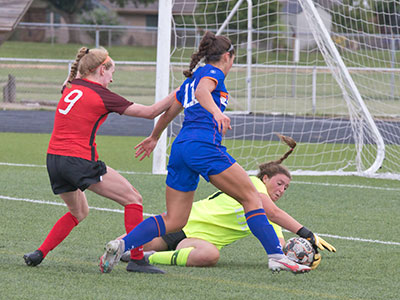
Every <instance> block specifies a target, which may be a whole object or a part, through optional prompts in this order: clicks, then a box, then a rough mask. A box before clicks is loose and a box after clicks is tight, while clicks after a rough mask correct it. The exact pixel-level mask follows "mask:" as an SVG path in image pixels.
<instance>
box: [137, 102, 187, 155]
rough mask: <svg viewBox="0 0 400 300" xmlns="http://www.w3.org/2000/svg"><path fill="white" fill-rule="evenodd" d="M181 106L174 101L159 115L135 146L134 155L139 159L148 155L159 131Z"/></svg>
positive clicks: (160, 131)
mask: <svg viewBox="0 0 400 300" xmlns="http://www.w3.org/2000/svg"><path fill="white" fill-rule="evenodd" d="M182 109H183V107H182V105H181V104H180V103H179V102H178V101H174V102H173V103H172V105H171V106H170V107H169V108H168V110H167V111H166V112H165V113H164V114H162V115H161V117H160V118H159V119H158V121H157V123H156V125H155V126H154V129H153V131H152V132H151V134H150V136H149V137H147V138H146V139H144V140H143V141H142V142H141V143H139V144H137V145H136V146H135V149H136V153H135V157H136V158H137V157H139V156H141V155H142V157H140V160H142V159H144V158H145V157H146V156H150V154H151V152H152V151H153V150H154V148H155V146H156V145H157V142H158V139H159V138H160V136H161V133H162V132H163V131H164V130H165V128H167V126H168V124H169V123H170V122H171V121H172V120H173V119H174V118H175V117H176V116H177V115H178V114H179V113H180V112H181V111H182Z"/></svg>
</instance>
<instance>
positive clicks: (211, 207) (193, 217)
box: [121, 136, 336, 269]
mask: <svg viewBox="0 0 400 300" xmlns="http://www.w3.org/2000/svg"><path fill="white" fill-rule="evenodd" d="M280 137H281V139H282V140H283V141H284V142H285V143H286V144H288V146H290V147H291V149H290V150H289V151H288V152H286V153H285V154H284V155H283V156H282V157H281V158H280V159H279V160H277V161H272V162H268V163H264V164H262V165H260V166H259V169H260V170H259V173H258V175H257V176H251V177H250V178H251V181H252V182H253V184H254V186H255V187H256V189H257V191H258V192H260V193H261V194H264V195H267V196H269V197H270V198H271V200H272V201H274V202H276V201H277V200H279V199H280V198H281V197H282V196H283V194H284V193H285V191H286V189H287V188H288V187H289V184H290V181H291V175H290V172H289V170H288V169H287V168H286V167H285V166H283V165H282V164H281V163H282V162H283V161H284V160H285V159H286V158H287V157H288V156H289V155H290V154H291V153H292V151H293V149H294V147H295V146H296V142H295V141H294V140H293V139H292V138H290V137H285V136H280ZM266 212H267V215H268V210H267V209H266ZM271 224H272V225H273V227H274V229H275V231H276V234H277V236H278V238H279V240H280V242H281V244H282V247H283V246H284V243H285V240H284V237H283V234H282V229H281V227H280V226H279V225H276V224H274V223H272V222H271ZM298 227H299V230H298V231H297V232H296V233H297V234H299V235H300V236H302V237H305V238H308V239H310V240H311V242H312V243H313V245H314V248H315V250H316V252H317V254H316V256H315V259H314V261H313V264H312V268H313V269H315V268H316V267H317V266H318V265H319V263H320V262H321V255H320V254H319V253H318V248H319V247H320V246H321V247H324V248H326V249H328V250H329V251H333V252H334V251H336V250H335V248H334V247H333V246H331V245H330V244H328V243H327V242H325V241H323V240H322V239H321V238H318V237H317V236H316V235H314V234H312V233H311V232H310V231H309V230H308V229H306V228H305V227H302V226H301V225H300V224H298ZM248 235H251V231H250V229H249V227H248V226H247V224H246V219H245V214H244V210H243V207H242V206H241V205H240V203H239V202H237V201H236V200H235V199H233V198H232V197H230V196H228V195H227V194H225V193H223V192H221V191H218V192H216V193H214V194H212V195H210V196H209V197H208V198H206V199H204V200H200V201H197V202H195V203H193V207H192V210H191V213H190V217H189V220H188V223H187V224H186V226H185V227H184V228H183V229H182V230H181V231H179V232H176V233H170V234H166V235H164V236H162V237H157V238H155V239H153V240H152V241H151V242H149V243H147V244H145V245H144V251H152V252H154V251H156V252H154V253H153V254H151V255H149V256H147V259H148V260H149V262H150V263H152V264H164V265H180V266H192V267H210V266H214V265H215V264H216V263H217V262H218V260H219V257H220V250H221V249H222V248H223V247H224V246H226V245H229V244H231V243H233V242H235V241H237V240H239V239H241V238H244V237H246V236H248ZM317 243H318V244H319V245H318V244H317ZM148 253H149V252H148ZM150 253H151V252H150ZM129 256H130V253H129V251H127V252H126V253H125V254H124V255H123V256H122V258H121V260H123V261H129Z"/></svg>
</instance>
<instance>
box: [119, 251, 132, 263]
mask: <svg viewBox="0 0 400 300" xmlns="http://www.w3.org/2000/svg"><path fill="white" fill-rule="evenodd" d="M130 260H131V251H129V250H128V251H125V252H124V254H122V256H121V261H123V262H129V261H130Z"/></svg>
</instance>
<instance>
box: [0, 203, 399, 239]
mask: <svg viewBox="0 0 400 300" xmlns="http://www.w3.org/2000/svg"><path fill="white" fill-rule="evenodd" d="M0 199H4V200H11V201H24V202H30V203H37V204H47V205H57V206H66V205H65V204H64V203H60V202H53V201H44V200H34V199H27V198H15V197H8V196H3V195H0ZM89 208H90V209H92V210H99V211H107V212H117V213H124V211H123V210H121V209H111V208H104V207H93V206H89ZM143 215H144V216H154V214H148V213H143ZM284 231H286V232H288V231H287V230H284ZM317 234H318V235H319V236H322V237H330V238H334V239H340V240H349V241H357V242H366V243H373V244H384V245H396V246H400V243H399V242H391V241H379V240H370V239H362V238H357V237H346V236H339V235H333V234H326V233H317Z"/></svg>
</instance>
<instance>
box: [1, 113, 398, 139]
mask: <svg viewBox="0 0 400 300" xmlns="http://www.w3.org/2000/svg"><path fill="white" fill-rule="evenodd" d="M178 118H182V117H178ZM230 118H231V122H232V127H233V130H230V131H228V134H227V138H229V137H231V136H232V135H233V134H235V135H236V136H244V137H245V139H263V138H264V139H265V138H266V137H267V139H268V140H269V139H273V140H277V137H275V136H274V134H273V133H274V132H279V133H282V134H286V135H291V136H292V137H293V138H294V139H295V140H296V141H298V142H319V143H321V142H325V143H330V142H334V141H336V142H337V141H340V142H341V143H353V141H352V139H351V138H350V137H349V136H351V134H349V133H350V131H351V126H350V122H349V120H347V119H341V118H332V119H322V118H321V119H314V118H305V117H293V116H265V115H260V116H254V115H230ZM53 122H54V111H37V110H3V111H0V132H25V133H51V131H52V128H53ZM153 124H154V121H153V120H146V119H140V118H132V117H127V116H119V115H118V114H115V113H112V114H110V115H109V116H108V118H107V120H106V122H105V123H104V124H103V125H102V126H101V127H100V129H99V131H98V134H101V135H116V136H148V135H149V134H150V133H151V130H152V129H153ZM377 126H378V128H382V127H383V126H384V127H385V130H384V131H382V132H384V133H383V134H384V136H383V137H384V140H385V142H386V143H388V144H393V143H398V142H397V141H395V140H394V137H398V136H400V122H394V121H385V122H384V121H378V122H377ZM179 128H180V125H175V126H173V128H172V130H173V131H174V132H175V133H176V132H177V131H178V130H179Z"/></svg>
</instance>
